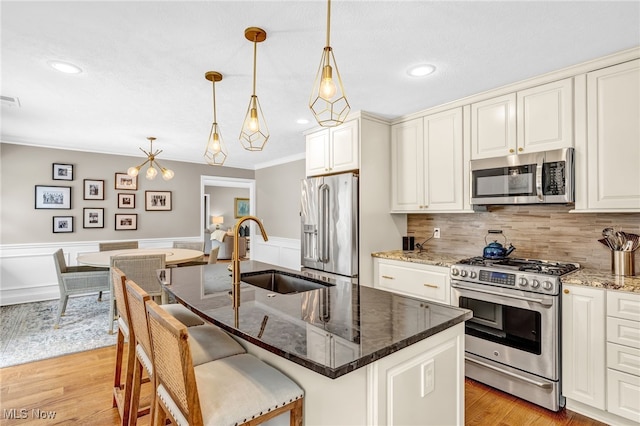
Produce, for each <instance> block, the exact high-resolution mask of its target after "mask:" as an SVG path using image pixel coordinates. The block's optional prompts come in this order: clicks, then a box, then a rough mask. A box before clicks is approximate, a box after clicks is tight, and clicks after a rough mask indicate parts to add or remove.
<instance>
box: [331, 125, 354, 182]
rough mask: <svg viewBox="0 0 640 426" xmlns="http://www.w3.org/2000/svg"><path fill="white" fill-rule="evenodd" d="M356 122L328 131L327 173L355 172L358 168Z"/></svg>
mask: <svg viewBox="0 0 640 426" xmlns="http://www.w3.org/2000/svg"><path fill="white" fill-rule="evenodd" d="M359 141H360V138H359V136H358V120H352V121H347V122H346V123H343V124H341V125H340V126H338V127H333V128H331V129H330V133H329V172H330V173H337V172H346V171H348V170H356V169H358V166H359V161H358V147H359Z"/></svg>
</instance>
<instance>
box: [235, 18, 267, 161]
mask: <svg viewBox="0 0 640 426" xmlns="http://www.w3.org/2000/svg"><path fill="white" fill-rule="evenodd" d="M244 36H245V38H246V39H247V40H249V41H251V42H253V94H252V95H251V99H249V107H248V108H247V113H246V115H245V118H244V122H243V124H242V130H241V131H240V138H239V139H240V143H241V144H242V147H243V148H244V149H246V150H247V151H262V149H263V148H264V145H265V144H266V143H267V140H268V139H269V129H268V128H267V123H266V122H265V120H264V115H263V114H262V108H261V107H260V102H259V101H258V96H256V51H257V45H258V43H261V42H263V41H265V40H266V39H267V33H266V31H265V30H263V29H262V28H257V27H249V28H247V29H246V30H244Z"/></svg>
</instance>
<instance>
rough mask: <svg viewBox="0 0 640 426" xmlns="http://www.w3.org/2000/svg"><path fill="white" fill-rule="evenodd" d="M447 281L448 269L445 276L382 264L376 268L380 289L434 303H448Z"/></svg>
mask: <svg viewBox="0 0 640 426" xmlns="http://www.w3.org/2000/svg"><path fill="white" fill-rule="evenodd" d="M398 263H401V262H398ZM448 279H449V275H448V269H447V273H446V274H445V273H441V272H433V271H425V270H422V269H417V268H415V267H405V266H401V265H398V264H389V263H382V262H381V263H380V264H379V268H378V280H379V281H378V284H379V286H380V288H382V289H385V290H390V291H394V292H396V293H400V294H406V295H408V296H415V297H420V298H424V299H429V300H433V301H436V302H444V303H448V300H447V294H448V286H449V283H448Z"/></svg>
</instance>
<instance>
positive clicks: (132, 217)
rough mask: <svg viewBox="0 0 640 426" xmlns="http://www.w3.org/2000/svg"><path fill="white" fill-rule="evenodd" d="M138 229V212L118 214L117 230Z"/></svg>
mask: <svg viewBox="0 0 640 426" xmlns="http://www.w3.org/2000/svg"><path fill="white" fill-rule="evenodd" d="M136 229H138V215H137V214H119V213H118V214H116V231H135V230H136Z"/></svg>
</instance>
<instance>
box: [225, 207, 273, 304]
mask: <svg viewBox="0 0 640 426" xmlns="http://www.w3.org/2000/svg"><path fill="white" fill-rule="evenodd" d="M247 220H253V221H254V222H255V223H257V224H258V226H259V227H260V232H261V233H262V238H264V240H265V241H269V237H268V236H267V232H266V231H265V230H264V226H262V222H260V219H258V218H257V217H255V216H243V217H241V218H240V220H238V222H236V225H235V226H234V227H233V253H232V254H231V263H232V265H233V266H232V269H231V277H232V280H233V307H234V308H238V307H239V306H240V256H239V253H240V250H239V249H240V243H239V241H238V240H239V239H240V226H241V225H242V224H243V223H244V222H246V221H247ZM236 312H237V309H236Z"/></svg>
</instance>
